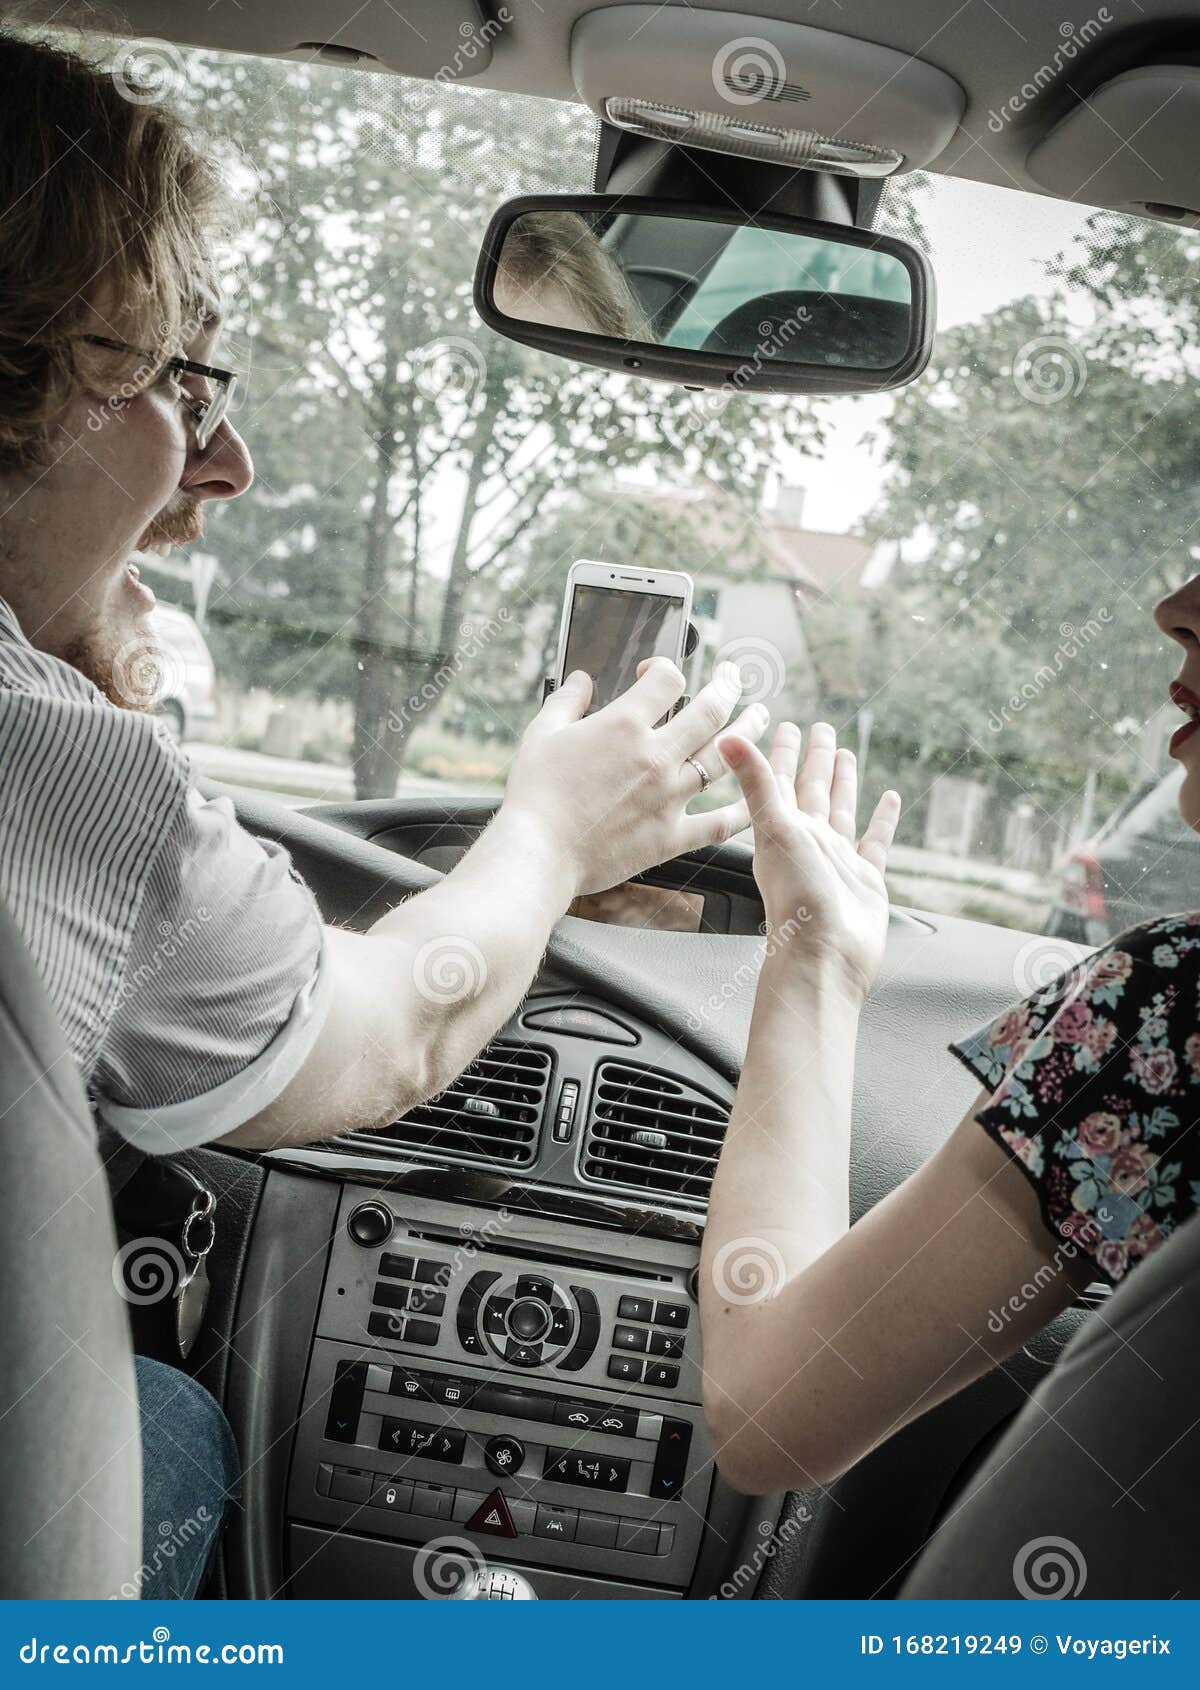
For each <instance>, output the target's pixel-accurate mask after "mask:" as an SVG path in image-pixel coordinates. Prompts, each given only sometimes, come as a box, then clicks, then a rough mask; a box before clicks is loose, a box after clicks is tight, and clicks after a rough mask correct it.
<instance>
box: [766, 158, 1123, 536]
mask: <svg viewBox="0 0 1200 1690" xmlns="http://www.w3.org/2000/svg"><path fill="white" fill-rule="evenodd" d="M918 203H919V206H920V212H921V218H922V221H923V222H924V225H925V228H926V230H927V231H928V234H929V238H930V258H931V261H932V263H933V270H934V276H935V278H936V282H937V296H938V306H937V321H938V327H939V328H941V329H946V328H952V327H954V326H955V325H956V324H958V323H967V322H974V321H975V320H977V319H978V318H979V317H982V316H984V315H985V314H986V313H987V312H989V311H993V310H995V308H996V307H997V306H998V305H1003V304H1004V303H1005V302H1006V301H1008V300H1011V299H1019V298H1022V297H1023V296H1024V295H1026V294H1029V293H1046V292H1049V291H1050V286H1051V283H1050V281H1049V279H1048V277H1047V275H1046V271H1045V265H1046V262H1047V261H1048V260H1050V259H1052V258H1053V257H1054V256H1055V254H1056V253H1058V252H1060V251H1061V250H1062V249H1063V248H1064V247H1066V246H1067V245H1068V244H1069V242H1070V241H1071V239H1072V237H1073V235H1075V234H1076V233H1077V232H1078V231H1079V230H1081V229H1082V228H1083V225H1084V223H1085V222H1086V221H1087V218H1088V217H1089V216H1090V215H1091V212H1090V209H1089V208H1086V207H1079V206H1071V205H1065V204H1063V203H1062V202H1061V201H1059V200H1053V199H1045V198H1042V197H1041V196H1039V195H1035V194H1024V193H1017V192H1015V191H1014V190H1013V189H1011V188H995V187H991V186H989V185H987V184H985V183H980V182H967V181H960V180H958V179H956V178H953V177H938V178H934V179H933V186H932V189H931V191H930V192H929V193H927V194H924V195H922V196H921V198H920V200H919V202H918ZM890 406H891V400H890V398H889V397H888V395H886V394H880V395H864V396H863V397H861V398H857V399H855V398H849V399H838V400H835V401H833V402H832V404H831V405H830V408H829V415H830V417H831V429H830V436H829V442H828V445H827V446H826V449H825V452H824V454H823V455H822V457H821V458H819V459H814V458H806V457H802V456H801V454H799V453H797V454H795V457H794V459H793V460H792V461H791V462H789V463H787V464H786V465H785V466H784V479H786V480H788V481H792V482H797V483H800V484H802V485H803V486H804V487H805V489H806V497H805V502H804V522H805V526H806V527H807V528H821V529H828V530H831V531H832V532H834V533H845V532H846V531H847V530H848V529H849V528H851V527H853V525H854V524H855V522H857V520H858V519H859V518H860V517H861V516H863V515H864V514H865V513H866V511H867V510H869V509H870V507H871V505H872V504H873V503H874V501H875V499H876V497H877V495H878V492H879V487H880V482H881V479H882V473H883V472H882V465H881V464H880V462H879V457H878V452H876V453H875V454H874V455H872V454H871V453H870V452H869V451H868V449H867V447H866V446H865V445H864V444H863V439H862V437H863V435H864V434H866V433H868V432H869V431H870V430H871V429H872V428H874V427H875V426H876V425H877V424H878V423H879V422H880V420H881V419H882V418H884V417H886V416H887V413H888V410H889V409H890Z"/></svg>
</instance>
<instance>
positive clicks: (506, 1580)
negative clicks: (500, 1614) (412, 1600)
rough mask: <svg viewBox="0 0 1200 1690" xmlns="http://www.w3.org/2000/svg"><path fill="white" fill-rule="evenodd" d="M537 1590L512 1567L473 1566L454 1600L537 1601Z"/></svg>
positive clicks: (453, 1595)
mask: <svg viewBox="0 0 1200 1690" xmlns="http://www.w3.org/2000/svg"><path fill="white" fill-rule="evenodd" d="M537 1599H538V1595H537V1591H536V1590H535V1589H534V1588H533V1586H532V1585H531V1584H530V1582H529V1580H528V1579H527V1578H525V1577H524V1576H523V1575H522V1574H521V1573H515V1572H513V1570H512V1568H511V1567H472V1568H471V1570H470V1572H468V1574H467V1576H466V1578H465V1579H464V1580H463V1581H462V1583H461V1584H460V1585H459V1587H458V1589H457V1590H456V1591H454V1592H453V1594H452V1595H451V1597H450V1600H451V1601H452V1602H527V1601H528V1602H536V1601H537Z"/></svg>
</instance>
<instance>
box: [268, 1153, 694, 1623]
mask: <svg viewBox="0 0 1200 1690" xmlns="http://www.w3.org/2000/svg"><path fill="white" fill-rule="evenodd" d="M697 1258H698V1250H697V1246H696V1244H695V1243H694V1242H691V1243H682V1242H678V1243H677V1242H673V1241H670V1240H665V1239H661V1238H650V1237H644V1238H643V1237H636V1236H635V1237H628V1236H620V1235H614V1234H606V1233H604V1232H603V1231H598V1230H597V1229H595V1228H593V1227H586V1226H581V1225H571V1224H564V1223H562V1222H560V1221H552V1220H547V1219H543V1218H541V1217H538V1216H536V1215H533V1214H529V1213H520V1212H516V1211H511V1212H510V1211H508V1210H506V1209H505V1208H503V1207H501V1208H499V1209H490V1208H483V1207H478V1208H474V1207H470V1206H467V1205H464V1204H460V1203H453V1202H444V1201H440V1200H436V1199H430V1198H424V1197H419V1196H415V1195H410V1194H408V1193H404V1192H395V1191H379V1190H375V1189H372V1188H370V1187H366V1186H360V1187H356V1186H353V1185H347V1186H345V1187H344V1188H343V1190H342V1192H341V1199H340V1209H339V1215H338V1225H337V1231H336V1235H335V1238H334V1242H333V1246H332V1249H331V1252H330V1257H329V1265H328V1272H327V1274H326V1279H325V1285H324V1290H323V1293H322V1296H321V1303H320V1312H319V1315H318V1319H317V1326H316V1335H315V1339H314V1342H313V1346H312V1352H311V1357H310V1361H309V1367H308V1373H307V1378H306V1380H305V1383H304V1389H303V1402H302V1405H301V1411H300V1414H299V1417H298V1431H297V1435H296V1441H295V1447H294V1452H293V1458H292V1467H291V1476H290V1481H289V1485H288V1495H287V1516H288V1530H287V1555H288V1563H289V1565H288V1573H289V1576H290V1588H291V1593H292V1594H293V1595H295V1596H300V1597H304V1596H320V1597H362V1596H377V1597H382V1596H390V1597H403V1596H421V1595H425V1596H428V1595H431V1594H443V1595H444V1594H447V1593H448V1590H449V1587H450V1586H452V1585H453V1584H454V1582H455V1581H456V1579H458V1578H460V1577H461V1576H462V1575H463V1573H464V1572H465V1571H466V1570H469V1569H471V1568H473V1567H476V1566H484V1565H486V1566H487V1567H493V1568H494V1567H506V1568H513V1569H519V1570H520V1571H521V1572H522V1573H524V1574H525V1576H526V1577H527V1578H528V1580H529V1581H530V1583H531V1584H532V1585H533V1586H534V1588H535V1590H537V1591H538V1593H539V1594H542V1595H546V1596H563V1595H578V1596H626V1597H645V1598H651V1597H657V1598H663V1597H671V1596H676V1597H678V1596H681V1595H683V1594H685V1593H686V1592H687V1591H688V1589H689V1586H691V1584H692V1582H693V1580H694V1578H695V1576H696V1572H697V1564H698V1559H699V1557H700V1553H701V1547H702V1543H703V1540H704V1536H705V1531H706V1515H707V1511H708V1505H709V1500H710V1491H711V1490H712V1488H713V1465H712V1451H711V1448H710V1445H709V1442H708V1438H707V1434H706V1432H705V1427H704V1421H703V1416H702V1412H701V1408H700V1377H701V1376H700V1367H699V1330H698V1321H697V1315H696V1304H695V1295H694V1272H695V1268H696V1263H697Z"/></svg>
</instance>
